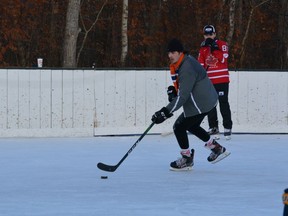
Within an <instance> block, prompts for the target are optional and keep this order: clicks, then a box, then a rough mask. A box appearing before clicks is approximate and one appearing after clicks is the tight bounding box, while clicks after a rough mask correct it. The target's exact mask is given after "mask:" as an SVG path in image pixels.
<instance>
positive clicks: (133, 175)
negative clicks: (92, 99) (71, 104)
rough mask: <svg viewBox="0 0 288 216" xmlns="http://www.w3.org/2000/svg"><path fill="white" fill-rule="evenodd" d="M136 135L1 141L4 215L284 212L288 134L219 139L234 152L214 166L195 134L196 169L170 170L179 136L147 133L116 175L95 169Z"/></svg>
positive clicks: (1, 209)
mask: <svg viewBox="0 0 288 216" xmlns="http://www.w3.org/2000/svg"><path fill="white" fill-rule="evenodd" d="M138 138H139V136H125V137H124V136H123V137H89V138H32V139H28V138H10V139H4V138H2V139H0V166H1V172H0V184H1V187H0V215H1V216H2V215H3V216H66V215H67V216H68V215H69V216H82V215H83V216H93V215H97V216H100V215H101V216H102V215H107V216H110V215H111V216H114V215H115V216H116V215H117V216H127V215H133V216H135V215H137V216H138V215H143V216H144V215H145V216H147V215H153V216H162V215H163V216H170V215H171V216H178V215H183V216H186V215H195V216H200V215H201V216H211V215H214V216H226V215H227V216H228V215H229V216H232V215H233V216H238V215H239V216H240V215H241V216H243V215H245V216H250V215H251V216H258V215H259V216H266V215H267V216H274V215H282V213H283V203H282V199H281V196H282V194H283V191H284V189H285V188H288V169H287V161H288V157H287V152H288V135H233V138H232V140H230V141H226V140H224V139H223V138H221V140H220V143H221V144H222V145H224V146H225V147H226V148H227V149H228V150H229V151H231V155H230V156H229V157H228V158H226V159H225V160H223V161H221V162H219V163H217V164H214V165H213V164H209V163H208V162H207V160H206V158H207V156H208V155H209V151H208V150H207V149H205V148H204V147H203V143H202V142H201V141H200V140H198V139H197V138H195V137H194V136H192V135H189V139H190V145H191V146H192V147H193V148H195V151H196V152H195V161H194V162H195V165H194V167H193V170H192V171H190V172H172V171H169V164H170V162H171V161H173V160H175V159H177V157H179V156H180V155H179V148H178V145H177V144H176V140H175V138H174V136H173V135H170V136H167V137H161V136H160V135H147V136H145V137H144V138H143V140H142V141H141V142H140V143H139V144H138V146H137V147H136V148H135V149H134V150H133V152H132V153H131V154H130V155H129V156H128V158H127V159H126V160H125V161H124V162H123V163H122V164H121V166H120V167H119V168H118V169H117V170H116V171H115V172H114V173H109V172H104V171H101V170H99V169H98V168H97V167H96V165H97V163H98V162H103V163H107V164H111V165H115V164H117V163H118V161H119V160H120V159H121V158H122V157H123V156H124V154H125V153H126V152H127V151H128V150H129V148H130V147H131V146H132V145H133V144H134V143H135V141H136V140H137V139H138ZM102 175H106V176H108V179H101V178H100V176H102Z"/></svg>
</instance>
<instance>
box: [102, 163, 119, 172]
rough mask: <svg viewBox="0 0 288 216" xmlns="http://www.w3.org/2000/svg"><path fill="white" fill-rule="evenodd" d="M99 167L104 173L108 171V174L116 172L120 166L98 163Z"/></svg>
mask: <svg viewBox="0 0 288 216" xmlns="http://www.w3.org/2000/svg"><path fill="white" fill-rule="evenodd" d="M97 167H98V168H99V169H101V170H103V171H107V172H114V171H115V170H116V169H117V168H118V166H117V165H115V166H112V165H107V164H103V163H101V162H100V163H98V164H97Z"/></svg>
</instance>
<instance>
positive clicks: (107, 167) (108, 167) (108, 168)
mask: <svg viewBox="0 0 288 216" xmlns="http://www.w3.org/2000/svg"><path fill="white" fill-rule="evenodd" d="M154 124H155V123H154V122H152V123H151V124H150V126H149V127H148V128H147V129H146V130H145V131H144V133H143V134H142V135H141V136H140V137H139V139H138V140H137V141H136V142H135V143H134V145H133V146H132V147H131V148H130V149H129V150H128V152H127V153H126V154H125V155H124V156H123V158H122V159H121V160H120V161H119V162H118V164H116V165H107V164H104V163H101V162H100V163H98V164H97V167H98V168H99V169H101V170H103V171H107V172H114V171H115V170H116V169H117V168H118V167H119V166H120V164H121V163H122V162H123V161H124V160H125V159H126V158H127V157H128V155H129V154H130V153H131V152H132V151H133V149H134V148H135V147H136V146H137V144H138V143H139V142H140V141H141V140H142V138H143V137H144V136H145V135H146V134H147V133H148V131H149V130H150V129H151V128H152V127H153V125H154Z"/></svg>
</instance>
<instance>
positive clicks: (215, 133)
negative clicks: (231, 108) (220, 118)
mask: <svg viewBox="0 0 288 216" xmlns="http://www.w3.org/2000/svg"><path fill="white" fill-rule="evenodd" d="M207 133H208V134H209V135H210V136H212V137H213V138H214V139H215V140H219V139H220V133H219V129H218V127H213V128H209V130H208V131H207Z"/></svg>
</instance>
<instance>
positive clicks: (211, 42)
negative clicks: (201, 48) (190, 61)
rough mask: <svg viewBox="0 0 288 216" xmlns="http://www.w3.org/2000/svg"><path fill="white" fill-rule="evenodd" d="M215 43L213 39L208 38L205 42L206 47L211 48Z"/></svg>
mask: <svg viewBox="0 0 288 216" xmlns="http://www.w3.org/2000/svg"><path fill="white" fill-rule="evenodd" d="M213 42H214V40H213V39H212V38H207V39H206V40H205V41H204V45H205V46H209V47H211V46H212V44H213Z"/></svg>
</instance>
